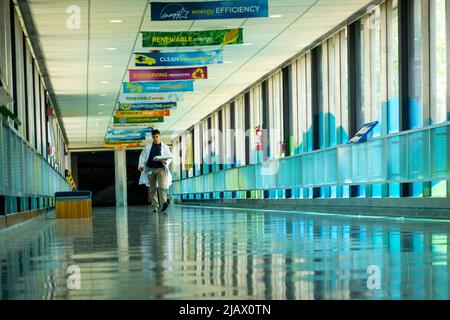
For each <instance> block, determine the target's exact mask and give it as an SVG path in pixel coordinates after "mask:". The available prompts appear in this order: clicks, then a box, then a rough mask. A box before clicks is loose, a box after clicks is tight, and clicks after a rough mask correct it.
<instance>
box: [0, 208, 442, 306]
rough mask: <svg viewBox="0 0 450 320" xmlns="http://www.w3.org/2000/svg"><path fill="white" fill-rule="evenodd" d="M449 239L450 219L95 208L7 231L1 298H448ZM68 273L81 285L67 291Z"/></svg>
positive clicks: (0, 256)
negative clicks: (373, 277) (375, 278)
mask: <svg viewBox="0 0 450 320" xmlns="http://www.w3.org/2000/svg"><path fill="white" fill-rule="evenodd" d="M449 234H450V223H449V222H429V221H411V220H404V221H400V220H392V219H357V218H353V219H352V218H348V217H338V216H323V215H321V216H314V215H302V214H284V213H283V214H282V213H280V214H269V213H261V212H257V211H255V212H251V211H239V210H233V211H230V210H220V209H206V208H202V209H198V208H186V207H174V208H171V210H170V212H169V213H168V214H165V215H164V214H163V215H157V214H153V213H152V212H151V210H150V208H147V207H145V208H142V207H138V208H128V209H113V208H106V209H97V210H95V214H94V218H93V219H92V220H73V221H72V220H67V221H57V220H54V219H52V218H39V219H36V220H34V221H32V222H29V223H27V224H25V225H22V226H20V227H18V228H13V229H11V230H3V231H1V232H0V298H1V299H205V298H206V299H276V300H279V299H301V300H309V299H448V298H449V264H448V262H449V246H448V236H449ZM69 266H79V268H80V270H81V274H80V277H81V278H80V281H81V289H80V290H69V289H68V287H67V282H68V280H69V278H70V277H71V274H68V273H67V270H68V268H69ZM369 266H377V267H378V268H379V270H380V271H381V278H380V280H381V283H380V285H381V287H380V289H379V290H370V289H369V288H368V286H367V280H368V277H369V274H368V273H367V269H368V267H369Z"/></svg>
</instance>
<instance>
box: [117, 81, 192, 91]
mask: <svg viewBox="0 0 450 320" xmlns="http://www.w3.org/2000/svg"><path fill="white" fill-rule="evenodd" d="M192 91H194V81H193V80H189V81H155V82H124V83H123V93H124V94H127V93H160V92H192Z"/></svg>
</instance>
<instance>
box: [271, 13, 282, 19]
mask: <svg viewBox="0 0 450 320" xmlns="http://www.w3.org/2000/svg"><path fill="white" fill-rule="evenodd" d="M282 17H283V15H282V14H272V15H270V16H269V18H282Z"/></svg>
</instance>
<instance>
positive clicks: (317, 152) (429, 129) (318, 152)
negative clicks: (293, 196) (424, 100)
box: [174, 122, 450, 194]
mask: <svg viewBox="0 0 450 320" xmlns="http://www.w3.org/2000/svg"><path fill="white" fill-rule="evenodd" d="M449 126H450V122H445V123H441V124H438V125H433V126H429V127H426V128H419V129H413V130H409V131H404V132H399V133H394V134H390V135H387V136H381V137H377V138H374V139H372V140H370V141H368V142H367V143H364V144H358V145H354V144H347V145H338V146H333V147H330V148H327V149H321V150H315V151H311V152H305V153H302V154H299V155H294V156H289V157H284V158H280V159H272V160H269V162H270V161H272V162H273V161H275V162H276V161H279V162H289V161H294V160H295V159H300V160H301V159H302V158H305V157H314V156H316V155H320V156H322V155H325V154H326V153H332V152H335V157H336V166H337V168H336V179H335V180H336V183H331V184H330V183H319V184H313V185H311V184H306V185H305V186H304V187H306V188H313V187H330V186H346V185H370V184H384V183H410V182H421V181H442V180H446V179H449V178H450V177H449V176H448V173H447V176H446V177H442V176H440V177H433V176H432V172H431V169H432V167H431V159H432V154H431V153H432V146H431V133H432V131H433V130H436V129H439V128H446V127H447V128H448V127H449ZM424 132H428V139H427V140H428V141H427V147H428V155H427V159H428V161H426V162H427V163H428V167H427V168H426V169H427V170H426V171H427V173H428V174H427V177H425V178H423V179H422V178H421V179H416V178H413V179H411V178H410V177H409V176H410V175H411V172H409V169H408V170H406V173H407V177H405V179H401V180H399V179H390V177H389V174H388V173H389V168H390V167H389V164H390V162H389V159H388V154H389V152H388V150H389V149H388V146H389V145H388V141H390V140H392V139H395V138H396V137H398V138H399V139H401V137H406V138H405V139H408V137H410V136H412V135H414V134H416V133H424ZM447 136H448V135H447ZM448 139H449V140H450V136H448ZM379 141H383V146H382V148H383V149H384V153H383V154H382V155H383V157H384V170H385V171H383V172H384V174H383V177H384V178H383V179H377V180H374V179H372V180H367V181H358V182H354V181H352V182H343V181H339V172H338V168H339V154H340V152H344V151H347V150H349V151H350V152H352V151H353V150H354V148H356V146H361V147H364V146H365V145H368V144H375V143H376V142H379ZM399 148H400V147H399ZM405 148H406V149H405V150H404V151H405V152H406V154H408V153H409V151H410V150H409V149H408V146H405ZM366 151H367V150H366ZM449 151H450V150H446V152H447V154H448V153H449ZM425 156H426V155H425ZM448 157H450V155H448ZM400 162H401V161H399V163H400ZM402 163H404V164H405V165H406V166H408V165H409V160H408V159H406V160H405V161H403V162H402ZM261 165H262V164H261V163H260V164H251V165H248V166H241V167H236V168H231V169H225V170H221V171H216V172H212V173H208V174H206V175H202V176H199V177H191V178H188V179H179V180H176V181H175V182H174V183H175V185H176V186H178V184H181V185H182V184H184V183H186V182H189V181H193V180H194V179H195V181H198V180H199V179H204V180H205V179H210V178H211V176H212V178H214V176H215V175H217V174H218V173H223V174H225V175H227V174H228V172H230V171H233V170H238V171H239V172H242V171H244V170H252V168H254V167H259V166H261ZM314 168H315V165H313V167H312V169H314ZM447 172H448V170H447ZM238 174H239V173H238ZM301 177H302V180H303V173H302V174H301ZM275 179H277V178H276V177H275ZM213 183H214V182H213ZM298 187H300V188H301V187H303V183H302V184H301V186H298ZM225 188H229V186H225ZM289 188H290V187H289ZM271 189H280V187H278V186H273V187H268V188H264V189H259V188H258V189H253V188H252V189H250V190H271ZM281 189H282V188H281ZM221 191H222V192H230V191H240V189H239V190H236V189H233V188H231V189H227V190H221ZM209 192H214V190H210V191H209ZM186 193H188V194H189V193H196V192H195V191H192V192H183V191H182V193H181V194H186Z"/></svg>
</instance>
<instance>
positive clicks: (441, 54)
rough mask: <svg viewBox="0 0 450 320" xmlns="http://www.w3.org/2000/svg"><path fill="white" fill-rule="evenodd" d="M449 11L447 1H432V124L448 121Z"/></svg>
mask: <svg viewBox="0 0 450 320" xmlns="http://www.w3.org/2000/svg"><path fill="white" fill-rule="evenodd" d="M447 11H448V4H447V1H446V0H431V1H430V15H431V17H430V52H431V59H430V81H431V90H432V92H431V94H430V98H431V103H430V108H431V112H430V124H431V125H432V124H436V123H441V122H445V121H447V88H448V84H447V79H448V78H447V77H448V75H447V55H448V53H447V21H446V20H447V19H446V18H447Z"/></svg>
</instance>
